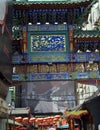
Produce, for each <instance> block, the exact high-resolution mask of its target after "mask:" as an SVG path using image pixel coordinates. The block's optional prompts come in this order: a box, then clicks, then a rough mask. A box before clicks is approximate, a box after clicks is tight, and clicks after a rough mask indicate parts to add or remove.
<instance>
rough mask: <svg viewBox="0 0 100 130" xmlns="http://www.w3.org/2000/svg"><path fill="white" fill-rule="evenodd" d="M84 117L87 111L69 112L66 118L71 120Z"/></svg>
mask: <svg viewBox="0 0 100 130" xmlns="http://www.w3.org/2000/svg"><path fill="white" fill-rule="evenodd" d="M84 115H88V111H87V110H78V111H71V112H68V113H67V115H66V116H67V117H73V118H81V117H82V116H84Z"/></svg>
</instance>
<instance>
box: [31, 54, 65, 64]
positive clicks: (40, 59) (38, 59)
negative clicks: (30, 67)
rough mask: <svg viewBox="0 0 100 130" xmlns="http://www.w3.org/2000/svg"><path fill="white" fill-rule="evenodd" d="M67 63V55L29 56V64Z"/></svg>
mask: <svg viewBox="0 0 100 130" xmlns="http://www.w3.org/2000/svg"><path fill="white" fill-rule="evenodd" d="M48 62H66V53H56V54H55V53H48V54H47V53H34V54H29V63H48Z"/></svg>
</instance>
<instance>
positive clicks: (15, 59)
mask: <svg viewBox="0 0 100 130" xmlns="http://www.w3.org/2000/svg"><path fill="white" fill-rule="evenodd" d="M12 63H16V64H17V63H20V55H17V56H12Z"/></svg>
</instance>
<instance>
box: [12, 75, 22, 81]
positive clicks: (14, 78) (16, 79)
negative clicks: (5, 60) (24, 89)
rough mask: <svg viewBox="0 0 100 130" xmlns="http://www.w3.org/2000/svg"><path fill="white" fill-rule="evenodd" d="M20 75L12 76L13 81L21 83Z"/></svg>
mask: <svg viewBox="0 0 100 130" xmlns="http://www.w3.org/2000/svg"><path fill="white" fill-rule="evenodd" d="M20 79H21V78H20V74H13V75H12V81H20Z"/></svg>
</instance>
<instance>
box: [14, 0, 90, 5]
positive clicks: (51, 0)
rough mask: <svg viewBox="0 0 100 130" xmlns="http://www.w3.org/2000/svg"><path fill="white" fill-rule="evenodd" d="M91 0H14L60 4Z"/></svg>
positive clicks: (18, 1) (16, 0) (15, 1)
mask: <svg viewBox="0 0 100 130" xmlns="http://www.w3.org/2000/svg"><path fill="white" fill-rule="evenodd" d="M88 1H90V0H13V2H14V3H17V4H20V3H22V4H24V3H25V4H26V3H27V4H30V3H32V4H45V3H46V4H55V3H58V4H60V3H61V4H65V3H66V4H71V3H80V2H88Z"/></svg>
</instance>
